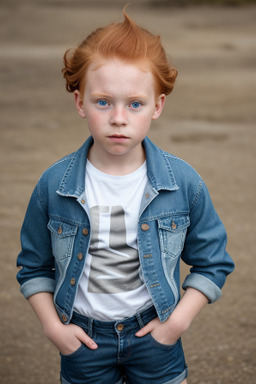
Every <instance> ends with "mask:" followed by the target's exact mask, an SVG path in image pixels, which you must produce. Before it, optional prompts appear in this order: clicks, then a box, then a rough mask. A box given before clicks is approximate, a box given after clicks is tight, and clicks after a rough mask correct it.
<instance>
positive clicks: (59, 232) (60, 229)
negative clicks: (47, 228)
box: [58, 226, 62, 235]
mask: <svg viewBox="0 0 256 384" xmlns="http://www.w3.org/2000/svg"><path fill="white" fill-rule="evenodd" d="M58 234H59V235H61V234H62V228H61V226H59V229H58Z"/></svg>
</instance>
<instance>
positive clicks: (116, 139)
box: [108, 135, 129, 143]
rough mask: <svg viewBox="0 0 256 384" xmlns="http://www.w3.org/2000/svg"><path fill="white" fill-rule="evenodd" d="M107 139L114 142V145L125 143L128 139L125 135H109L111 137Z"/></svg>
mask: <svg viewBox="0 0 256 384" xmlns="http://www.w3.org/2000/svg"><path fill="white" fill-rule="evenodd" d="M108 138H109V139H110V140H111V141H114V142H116V143H121V142H125V141H127V140H128V139H129V137H127V136H125V135H111V136H108Z"/></svg>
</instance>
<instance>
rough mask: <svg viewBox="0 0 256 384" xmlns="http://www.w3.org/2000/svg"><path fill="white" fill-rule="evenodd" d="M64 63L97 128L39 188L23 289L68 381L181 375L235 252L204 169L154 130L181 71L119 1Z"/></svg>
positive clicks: (139, 382)
mask: <svg viewBox="0 0 256 384" xmlns="http://www.w3.org/2000/svg"><path fill="white" fill-rule="evenodd" d="M64 63H65V67H64V69H63V75H64V78H65V79H66V87H67V90H68V91H69V92H73V93H74V96H75V103H76V108H77V111H78V114H79V115H80V116H81V117H82V118H86V119H87V124H88V128H89V130H90V133H91V137H90V138H89V139H88V140H87V141H86V142H85V143H84V145H83V146H82V147H81V148H80V149H79V150H78V151H76V152H75V153H73V154H71V155H69V156H67V157H65V158H63V159H62V160H60V161H59V162H57V163H56V164H54V165H53V166H52V167H50V168H49V169H48V170H47V171H46V172H45V173H44V174H43V175H42V177H41V178H40V180H39V182H38V184H37V186H36V188H35V190H34V192H33V194H32V197H31V200H30V203H29V206H28V210H27V213H26V217H25V220H24V224H23V227H22V231H21V243H22V251H21V253H20V254H19V256H18V266H19V267H22V268H21V269H20V271H19V272H18V275H17V278H18V281H19V283H20V284H21V292H22V293H23V295H24V296H25V297H26V298H27V299H28V301H29V303H30V304H31V306H32V308H33V310H34V311H35V313H36V314H37V316H38V318H39V320H40V322H41V324H42V327H43V330H44V333H45V335H46V336H47V337H48V338H49V339H50V340H51V341H52V342H53V343H54V345H55V346H56V347H57V349H58V350H59V351H60V354H61V383H63V384H92V383H96V384H103V383H104V384H119V383H124V380H126V383H127V384H144V383H149V384H178V383H186V377H187V366H186V363H185V358H184V354H183V349H182V345H181V340H180V336H181V335H182V334H183V333H184V332H185V331H186V330H187V329H188V328H189V326H190V324H191V322H192V321H193V319H194V318H195V317H196V315H197V314H198V313H199V312H200V310H201V309H202V308H203V307H204V306H205V304H206V303H208V302H210V303H212V302H214V301H216V300H217V299H218V298H219V297H220V296H221V288H222V286H223V284H224V282H225V279H226V276H227V275H228V274H229V273H231V272H232V270H233V268H234V264H233V262H232V260H231V258H230V256H229V255H228V254H227V252H226V250H225V246H226V233H225V229H224V227H223V225H222V223H221V221H220V219H219V217H218V216H217V214H216V212H215V210H214V207H213V205H212V202H211V200H210V197H209V194H208V192H207V189H206V186H205V184H204V182H203V180H202V179H201V177H200V176H199V175H198V174H197V173H196V172H195V171H194V170H193V169H192V167H190V166H189V165H188V164H187V163H186V162H184V161H183V160H181V159H178V158H177V157H175V156H172V155H170V154H168V153H166V152H164V151H162V150H161V149H159V148H158V147H157V146H155V145H154V144H153V143H152V142H151V141H150V140H149V139H148V138H147V137H146V136H147V134H148V131H149V129H150V125H151V121H152V120H155V119H157V118H158V117H159V116H160V115H161V112H162V110H163V107H164V103H165V98H166V95H168V94H169V93H170V92H171V91H172V89H173V86H174V83H175V79H176V76H177V71H176V69H175V68H173V67H171V66H170V64H169V63H168V61H167V58H166V54H165V51H164V49H163V48H162V45H161V42H160V38H159V37H158V36H154V35H152V34H151V33H150V32H148V31H147V30H144V29H142V28H140V27H139V26H137V25H136V24H135V23H134V22H133V21H132V20H131V19H130V18H129V17H128V16H127V14H126V13H125V11H124V21H123V22H122V23H115V24H111V25H109V26H106V27H104V28H100V29H97V30H96V31H95V32H93V33H92V34H91V35H90V36H88V37H87V39H85V40H84V41H83V42H82V44H81V45H80V46H79V47H78V48H77V49H75V50H74V51H67V52H66V54H65V56H64ZM180 259H182V260H183V261H184V262H185V263H187V264H189V265H191V266H192V268H191V270H190V274H189V275H188V276H187V277H186V279H185V281H184V283H183V289H184V290H185V293H184V295H183V297H182V298H181V299H180V292H179V286H180V277H179V274H180V270H179V268H180V267H179V262H180Z"/></svg>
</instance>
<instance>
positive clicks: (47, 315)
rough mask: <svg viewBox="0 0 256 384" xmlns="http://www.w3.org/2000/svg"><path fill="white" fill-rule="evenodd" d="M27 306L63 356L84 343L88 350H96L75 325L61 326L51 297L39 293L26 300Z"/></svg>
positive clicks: (95, 345)
mask: <svg viewBox="0 0 256 384" xmlns="http://www.w3.org/2000/svg"><path fill="white" fill-rule="evenodd" d="M28 302H29V304H30V305H31V307H32V309H33V310H34V312H35V313H36V315H37V317H38V319H39V321H40V323H41V325H42V328H43V331H44V334H45V335H46V336H47V337H48V339H49V340H50V341H51V342H52V343H53V344H54V345H55V346H56V348H57V349H58V350H59V351H60V352H61V353H63V354H64V355H67V354H70V353H72V352H74V351H75V350H76V349H78V348H79V347H80V345H81V343H84V344H85V345H86V346H87V347H88V348H90V349H97V347H98V346H97V344H96V343H95V342H94V341H93V340H92V339H91V338H90V337H89V336H88V335H87V334H86V333H85V332H84V331H83V329H82V328H80V327H78V326H77V325H75V324H68V325H65V324H62V322H61V321H60V319H59V317H58V314H57V312H56V309H55V306H54V304H53V295H52V294H51V293H48V292H40V293H37V294H35V295H32V296H30V297H29V299H28Z"/></svg>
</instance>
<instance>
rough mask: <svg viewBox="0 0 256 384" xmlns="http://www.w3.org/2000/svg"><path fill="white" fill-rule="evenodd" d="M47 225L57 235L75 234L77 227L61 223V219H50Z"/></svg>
mask: <svg viewBox="0 0 256 384" xmlns="http://www.w3.org/2000/svg"><path fill="white" fill-rule="evenodd" d="M47 227H48V229H49V230H50V231H51V232H52V233H53V234H55V235H56V236H58V237H68V236H75V235H76V233H77V227H76V226H75V225H71V224H67V223H63V222H62V221H57V220H50V221H49V223H48V225H47Z"/></svg>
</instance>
